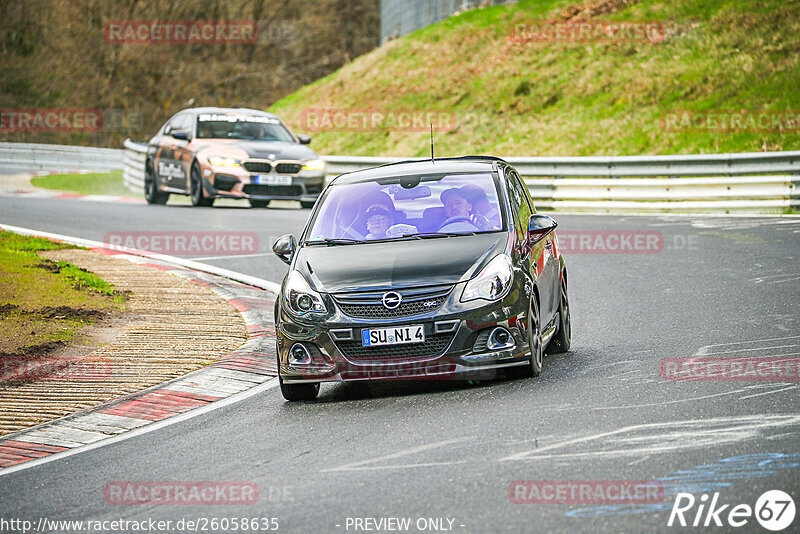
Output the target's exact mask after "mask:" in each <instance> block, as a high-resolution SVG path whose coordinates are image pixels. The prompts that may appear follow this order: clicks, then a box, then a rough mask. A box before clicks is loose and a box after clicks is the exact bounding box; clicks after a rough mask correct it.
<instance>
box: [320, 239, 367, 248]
mask: <svg viewBox="0 0 800 534" xmlns="http://www.w3.org/2000/svg"><path fill="white" fill-rule="evenodd" d="M361 243H364V241H358V240H355V239H346V238H338V239H334V238H331V237H326V238H325V239H314V240H313V241H306V245H328V246H329V247H330V246H333V245H360V244H361Z"/></svg>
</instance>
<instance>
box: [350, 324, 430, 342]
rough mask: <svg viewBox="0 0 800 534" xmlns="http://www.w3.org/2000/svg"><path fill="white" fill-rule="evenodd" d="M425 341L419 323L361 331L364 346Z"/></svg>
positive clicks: (423, 332) (422, 329)
mask: <svg viewBox="0 0 800 534" xmlns="http://www.w3.org/2000/svg"><path fill="white" fill-rule="evenodd" d="M424 341H425V329H424V328H423V326H422V325H421V324H417V325H411V326H395V327H392V328H370V329H366V328H365V329H364V330H362V331H361V342H362V344H363V345H364V346H365V347H378V346H381V345H404V344H406V343H422V342H424Z"/></svg>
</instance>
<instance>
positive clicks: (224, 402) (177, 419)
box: [0, 378, 278, 477]
mask: <svg viewBox="0 0 800 534" xmlns="http://www.w3.org/2000/svg"><path fill="white" fill-rule="evenodd" d="M277 385H278V380H277V378H272V379H270V380H268V381H267V382H264V383H263V384H260V385H258V386H256V387H254V388H250V389H248V390H246V391H243V392H241V393H237V394H235V395H232V396H230V397H226V398H224V399H221V400H218V401H214V402H211V403H208V404H206V405H205V406H202V407H200V408H195V409H194V410H191V411H188V412H184V413H182V414H179V415H174V416H172V417H169V418H167V419H163V420H161V421H157V422H155V423H150V424H149V425H147V426H143V427H140V428H137V429H135V430H131V431H129V432H124V433H122V434H118V435H116V436H111V437H108V438H105V439H103V440H101V441H97V442H95V443H90V444H88V445H82V446H80V447H75V448H74V449H69V450H66V451H63V452H57V453H54V454H51V455H49V456H43V457H41V458H37V459H35V460H30V461H27V462H24V463H21V464H17V465H14V466H11V467H5V468H3V469H0V477H3V476H5V475H8V474H11V473H15V472H17V471H22V470H23V469H28V468H30V467H36V466H37V465H42V464H46V463H49V462H53V461H55V460H61V459H62V458H66V457H68V456H72V455H74V454H80V453H82V452H86V451H91V450H93V449H97V448H100V447H105V446H106V445H111V444H112V443H118V442H120V441H124V440H126V439H128V438H133V437H136V436H141V435H142V434H147V433H148V432H152V431H154V430H159V429H161V428H164V427H166V426H169V425H174V424H175V423H181V422H183V421H187V420H189V419H192V418H194V417H197V416H198V415H203V414H206V413H208V412H212V411H214V410H218V409H220V408H224V407H225V406H229V405H231V404H235V403H237V402H241V401H243V400H246V399H249V398H250V397H252V396H253V395H258V394H259V393H262V392H264V391H267V390H269V389H272V388H274V387H275V386H277Z"/></svg>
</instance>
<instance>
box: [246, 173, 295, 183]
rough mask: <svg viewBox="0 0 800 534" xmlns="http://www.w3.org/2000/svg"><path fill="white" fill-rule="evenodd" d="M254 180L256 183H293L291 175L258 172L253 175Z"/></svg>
mask: <svg viewBox="0 0 800 534" xmlns="http://www.w3.org/2000/svg"><path fill="white" fill-rule="evenodd" d="M253 180H254V181H253V183H254V184H256V185H292V177H291V176H281V175H278V174H257V175H255V176H253Z"/></svg>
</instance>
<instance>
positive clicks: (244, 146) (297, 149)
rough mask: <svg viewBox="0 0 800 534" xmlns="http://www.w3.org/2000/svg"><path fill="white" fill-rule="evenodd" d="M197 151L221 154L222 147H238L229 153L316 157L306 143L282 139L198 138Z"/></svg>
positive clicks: (258, 157)
mask: <svg viewBox="0 0 800 534" xmlns="http://www.w3.org/2000/svg"><path fill="white" fill-rule="evenodd" d="M197 142H198V145H199V146H198V152H200V151H210V152H208V153H214V154H221V153H224V151H225V148H224V147H230V148H232V149H238V150H236V151H234V152H235V153H232V154H231V155H232V156H234V157H242V156H241V154H240V153H239V152H240V151H244V152H245V153H247V157H249V158H253V159H267V160H271V159H274V160H282V159H288V160H297V161H307V160H310V159H316V158H318V157H319V156H317V153H316V152H314V151H313V150H311V149H310V148H308V146H306V145H299V144H297V143H287V142H284V141H240V140H228V139H224V140H217V139H198V140H197Z"/></svg>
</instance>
